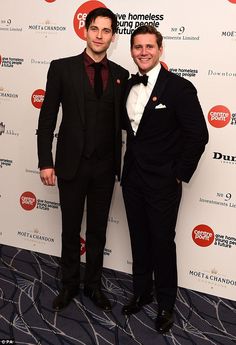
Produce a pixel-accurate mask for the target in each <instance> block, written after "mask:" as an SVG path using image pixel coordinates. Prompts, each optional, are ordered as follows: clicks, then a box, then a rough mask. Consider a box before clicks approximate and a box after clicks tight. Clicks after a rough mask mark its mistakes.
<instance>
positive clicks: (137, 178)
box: [121, 26, 208, 333]
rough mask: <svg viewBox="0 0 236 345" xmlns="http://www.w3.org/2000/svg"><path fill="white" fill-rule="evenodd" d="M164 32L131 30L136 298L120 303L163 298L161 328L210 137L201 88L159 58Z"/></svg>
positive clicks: (130, 214) (129, 198)
mask: <svg viewBox="0 0 236 345" xmlns="http://www.w3.org/2000/svg"><path fill="white" fill-rule="evenodd" d="M162 50H163V48H162V35H161V34H160V33H159V32H158V31H157V30H156V29H155V28H154V27H153V26H140V27H139V28H137V29H136V30H135V31H134V32H133V34H132V35H131V55H132V58H133V60H134V62H135V63H136V65H137V66H138V69H139V73H138V74H137V75H134V76H132V78H131V79H130V80H129V82H128V87H127V95H126V97H125V102H126V103H125V104H126V107H125V127H126V130H127V150H126V153H125V157H124V168H123V174H122V180H121V181H122V187H123V197H124V202H125V208H126V213H127V220H128V225H129V231H130V237H131V247H132V255H133V289H134V296H133V298H132V299H131V300H130V301H129V303H128V304H127V305H125V306H124V307H123V309H122V312H123V313H124V314H126V315H131V314H133V313H136V312H138V311H139V310H140V309H141V307H142V306H144V305H146V304H148V303H150V302H151V301H152V299H153V295H152V290H153V281H152V277H153V273H154V283H155V290H156V297H157V302H158V314H157V319H156V329H157V331H158V332H160V333H164V332H166V331H168V330H169V329H170V327H171V326H172V324H173V308H174V303H175V299H176V291H177V269H176V248H175V242H174V238H175V225H176V219H177V214H178V208H179V203H180V199H181V190H182V181H184V182H189V180H190V178H191V176H192V175H193V173H194V171H195V169H196V167H197V164H198V161H199V159H200V157H201V155H202V153H203V151H204V148H205V144H206V143H207V141H208V131H207V127H206V123H205V119H204V116H203V113H202V109H201V106H200V104H199V101H198V98H197V92H196V89H195V87H194V86H193V85H192V83H190V82H189V81H188V80H186V79H184V78H181V77H179V76H177V75H175V74H173V73H170V72H169V71H167V70H166V69H165V68H163V66H162V65H161V64H160V62H159V59H160V56H161V54H162Z"/></svg>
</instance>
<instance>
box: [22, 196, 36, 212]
mask: <svg viewBox="0 0 236 345" xmlns="http://www.w3.org/2000/svg"><path fill="white" fill-rule="evenodd" d="M20 204H21V207H22V208H23V209H24V210H26V211H31V210H33V209H34V208H35V206H36V196H35V195H34V194H33V193H31V192H24V193H23V194H22V195H21V197H20Z"/></svg>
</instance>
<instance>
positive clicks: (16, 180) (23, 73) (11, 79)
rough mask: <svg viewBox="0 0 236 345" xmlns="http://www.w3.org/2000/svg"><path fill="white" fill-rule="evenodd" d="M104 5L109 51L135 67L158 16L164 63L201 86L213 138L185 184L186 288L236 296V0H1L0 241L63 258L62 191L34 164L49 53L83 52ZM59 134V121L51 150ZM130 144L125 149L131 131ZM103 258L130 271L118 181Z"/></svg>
mask: <svg viewBox="0 0 236 345" xmlns="http://www.w3.org/2000/svg"><path fill="white" fill-rule="evenodd" d="M98 6H106V7H108V8H110V9H112V10H113V12H115V13H116V14H117V16H118V20H119V30H118V34H117V37H116V40H115V42H114V43H112V45H111V47H110V50H109V53H108V55H109V58H110V59H112V60H114V61H115V62H117V63H119V64H121V65H123V66H124V67H126V68H127V69H128V70H129V71H130V72H131V73H134V72H136V67H135V65H134V63H133V61H132V59H131V56H130V52H129V40H130V34H131V33H132V31H133V30H134V29H135V28H136V27H138V26H139V25H142V24H146V23H148V24H151V25H153V26H155V27H156V28H157V29H158V30H159V31H160V32H161V33H162V34H163V36H164V54H163V56H162V62H163V64H165V67H166V68H168V69H169V70H170V71H172V72H173V73H176V74H178V75H180V76H183V77H185V78H187V79H189V80H190V81H191V82H192V83H193V84H194V85H195V86H196V88H197V90H198V95H199V99H200V102H201V104H202V108H203V111H204V114H205V117H206V121H207V125H208V129H209V133H210V141H209V144H208V145H207V147H206V151H205V153H204V155H203V156H202V159H201V161H200V163H199V166H198V169H197V171H196V173H195V174H194V176H193V178H192V180H191V182H190V183H189V184H184V186H183V198H182V202H181V207H180V212H179V218H178V223H177V228H176V244H177V252H178V271H179V286H182V287H186V288H190V289H194V290H198V291H202V292H206V293H210V294H213V295H218V296H222V297H226V298H229V299H232V300H236V265H235V258H236V217H235V216H236V182H235V176H236V151H235V147H236V145H235V141H236V140H235V138H236V95H235V90H236V64H235V59H236V26H235V18H236V0H234V1H233V0H217V1H215V0H208V1H205V2H204V6H203V4H202V5H201V4H199V1H195V0H179V1H166V0H155V1H154V0H149V1H148V2H145V1H143V2H141V1H140V2H137V1H134V0H129V1H125V0H120V1H114V0H106V1H105V0H104V1H103V2H100V1H79V0H19V1H14V0H1V12H0V212H1V213H0V214H1V217H0V220H1V222H0V242H1V243H3V244H7V245H11V246H14V247H19V248H25V249H29V250H33V251H37V252H41V253H46V254H52V255H56V256H60V253H61V217H60V204H59V197H58V190H57V187H45V186H44V185H43V184H42V183H41V181H40V178H39V171H38V168H37V164H38V162H37V147H36V138H37V123H38V116H39V111H40V108H41V105H42V102H43V99H44V93H45V85H46V76H47V70H48V67H49V63H50V61H51V60H53V59H57V58H60V57H65V56H71V55H77V54H79V53H80V52H82V50H83V49H84V47H85V44H86V43H85V41H84V20H85V18H86V15H87V13H88V12H89V11H90V10H91V9H93V8H95V7H98ZM60 116H61V111H60V113H59V118H60ZM57 133H58V127H57V129H56V131H55V134H54V148H53V149H54V151H55V146H56V143H57ZM123 142H124V145H123V149H124V150H125V133H124V140H123ZM85 212H86V210H85ZM157 222H158V219H157ZM85 228H86V224H85V222H84V223H83V226H82V231H81V248H78V250H80V252H81V256H82V260H83V261H84V260H85V252H86V238H85ZM104 266H105V267H108V268H114V269H116V270H120V271H124V272H128V273H130V272H131V271H132V255H131V249H130V240H129V234H128V227H127V222H126V215H125V212H124V205H123V200H122V194H121V189H120V185H119V183H118V182H117V183H116V185H115V191H114V195H113V200H112V205H111V210H110V216H109V224H108V230H107V242H106V248H105V251H104ZM166 269H168V267H167V268H166Z"/></svg>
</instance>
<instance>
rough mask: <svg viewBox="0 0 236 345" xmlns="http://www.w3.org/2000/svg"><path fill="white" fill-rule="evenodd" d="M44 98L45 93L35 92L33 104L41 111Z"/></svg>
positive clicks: (32, 99)
mask: <svg viewBox="0 0 236 345" xmlns="http://www.w3.org/2000/svg"><path fill="white" fill-rule="evenodd" d="M44 96H45V91H44V90H42V89H38V90H35V91H34V92H33V94H32V96H31V102H32V104H33V106H34V107H35V108H37V109H40V108H41V107H42V104H43V100H44Z"/></svg>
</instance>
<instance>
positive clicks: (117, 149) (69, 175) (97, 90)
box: [38, 8, 129, 311]
mask: <svg viewBox="0 0 236 345" xmlns="http://www.w3.org/2000/svg"><path fill="white" fill-rule="evenodd" d="M85 27H86V30H85V36H86V41H87V45H86V48H85V50H84V52H83V53H82V54H80V55H78V56H73V57H68V58H63V59H59V60H55V61H52V62H51V64H50V68H49V71H48V78H47V86H46V93H45V99H44V102H43V105H42V108H41V112H40V116H39V123H38V157H39V168H40V177H41V180H42V182H43V183H44V184H45V185H47V186H53V185H55V180H56V177H55V176H57V179H58V187H59V196H60V204H61V212H62V253H61V269H62V270H61V271H62V289H61V291H60V293H59V295H58V296H57V297H56V298H55V300H54V301H53V308H54V310H55V311H60V310H62V309H63V308H65V307H66V306H67V305H68V304H69V303H70V302H71V300H72V299H73V298H74V297H75V296H76V295H77V294H78V292H79V286H80V228H81V222H82V218H83V213H84V204H85V199H86V201H87V218H86V269H85V276H84V294H85V295H86V296H88V297H89V298H90V299H91V300H92V301H93V302H94V303H95V305H97V306H98V307H100V308H102V309H103V310H105V311H109V310H111V304H110V301H109V300H108V298H107V297H106V296H105V294H104V293H103V292H102V290H101V275H102V266H103V252H104V246H105V241H106V227H107V221H108V214H109V208H110V203H111V197H112V192H113V187H114V181H115V176H116V175H117V177H118V178H119V177H120V164H121V163H120V162H121V118H120V102H121V99H122V97H123V90H124V86H125V84H126V81H127V79H128V75H129V74H128V71H127V70H125V69H124V68H122V67H121V66H119V65H117V64H115V63H114V62H112V61H110V60H108V59H107V56H106V51H107V49H108V48H109V46H110V44H111V42H112V41H114V37H115V32H116V29H117V18H116V16H115V15H114V13H113V12H111V11H110V10H109V9H107V8H97V9H95V10H93V11H91V12H90V13H89V14H88V15H87V17H86V22H85ZM60 104H61V106H62V120H61V123H60V129H59V134H58V141H57V149H56V158H55V165H54V161H53V157H52V140H53V132H54V129H55V126H56V122H57V115H58V110H59V106H60Z"/></svg>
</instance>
